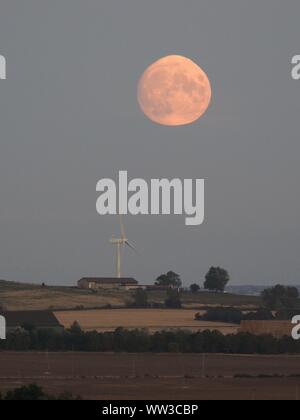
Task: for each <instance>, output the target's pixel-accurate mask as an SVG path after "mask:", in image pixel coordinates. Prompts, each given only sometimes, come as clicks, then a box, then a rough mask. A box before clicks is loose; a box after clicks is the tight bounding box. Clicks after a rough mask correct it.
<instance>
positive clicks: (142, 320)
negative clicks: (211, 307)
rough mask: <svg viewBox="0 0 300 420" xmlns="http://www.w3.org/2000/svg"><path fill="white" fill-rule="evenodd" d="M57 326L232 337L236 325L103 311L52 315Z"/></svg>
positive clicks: (169, 314)
mask: <svg viewBox="0 0 300 420" xmlns="http://www.w3.org/2000/svg"><path fill="white" fill-rule="evenodd" d="M55 316H56V317H57V319H58V320H59V322H60V323H61V324H62V325H63V326H64V327H66V328H68V327H70V326H71V325H72V324H73V323H74V321H77V322H78V323H79V324H80V326H81V328H82V329H83V330H85V331H89V330H97V331H99V332H104V331H114V330H115V329H116V328H118V327H124V328H126V329H134V328H147V329H148V330H149V331H150V332H154V331H159V330H166V329H175V328H182V329H187V330H192V331H200V330H202V331H203V330H219V331H220V332H222V333H223V334H234V333H236V332H237V330H238V326H237V325H233V324H224V323H214V322H202V321H195V320H194V318H195V310H192V309H111V310H109V309H103V310H89V311H63V312H55Z"/></svg>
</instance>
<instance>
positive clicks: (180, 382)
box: [0, 352, 300, 400]
mask: <svg viewBox="0 0 300 420" xmlns="http://www.w3.org/2000/svg"><path fill="white" fill-rule="evenodd" d="M275 375H278V377H275ZM241 376H243V378H241ZM32 382H35V383H38V384H39V385H41V386H43V387H44V388H45V390H46V391H47V392H49V393H50V394H54V395H57V394H60V393H62V392H64V391H70V392H72V393H73V394H74V395H81V396H82V397H83V398H85V399H95V400H97V399H98V400H119V399H121V400H122V399H124V400H126V399H127V400H139V399H142V400H143V399H157V400H163V399H165V400H193V399H194V400H219V399H223V400H229V399H234V400H254V399H266V400H296V399H299V389H300V357H299V356H235V355H217V354H216V355H202V354H184V355H183V354H112V353H49V354H48V353H13V352H9V353H6V352H4V353H1V357H0V392H3V391H6V390H8V389H12V388H16V387H19V386H21V385H23V384H28V383H32Z"/></svg>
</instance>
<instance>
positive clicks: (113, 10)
mask: <svg viewBox="0 0 300 420" xmlns="http://www.w3.org/2000/svg"><path fill="white" fill-rule="evenodd" d="M299 15H300V3H299V0H287V1H285V2H282V1H280V0H265V1H261V0H251V1H250V0H247V1H246V0H185V1H182V0H180V1H179V0H151V1H146V0H107V1H103V0H102V1H101V0H85V1H79V0H52V1H51V2H50V1H46V0H22V1H21V0H2V2H1V13H0V53H1V54H3V55H5V57H6V59H7V77H8V79H7V80H6V81H0V95H1V97H0V123H1V124H0V129H1V138H0V194H1V201H0V229H1V241H0V278H6V279H9V280H20V281H34V282H42V281H44V282H47V283H49V284H58V283H62V284H73V283H75V282H76V281H77V280H78V279H79V278H80V277H82V276H89V275H99V276H101V275H113V274H114V270H115V260H114V257H115V255H114V249H113V248H112V246H111V245H110V244H109V242H108V241H109V238H110V236H111V235H112V234H118V233H119V229H118V224H117V222H118V221H117V219H116V218H114V217H100V216H99V215H97V213H96V199H97V194H96V183H97V181H98V180H99V179H100V178H104V177H113V178H116V175H117V172H118V171H119V170H128V172H129V176H130V177H140V178H145V179H148V180H149V179H150V178H156V177H168V178H173V177H180V178H205V179H206V221H205V224H204V225H203V226H201V227H196V228H195V227H194V228H188V227H186V226H185V224H184V218H183V217H180V216H176V217H168V216H163V217H152V216H143V217H127V218H126V219H125V223H126V229H127V235H128V236H129V238H130V239H131V240H132V241H134V242H135V244H136V245H137V246H138V248H139V249H140V251H141V256H140V257H138V256H136V255H135V254H133V253H131V251H130V250H128V251H126V253H125V256H124V257H125V259H124V268H125V274H127V275H132V276H134V277H136V278H137V279H138V280H140V281H141V282H142V283H148V282H152V281H153V279H154V278H155V277H157V276H158V275H159V274H161V273H162V272H165V271H167V270H169V269H172V270H174V271H177V272H179V273H180V274H181V275H182V278H183V280H184V283H185V284H190V283H191V282H195V281H196V282H202V280H203V277H204V275H205V273H206V272H207V270H208V268H209V266H211V265H222V266H224V267H225V268H227V269H228V270H229V271H230V273H231V275H232V283H233V284H245V283H253V284H273V283H277V282H282V283H299V282H300V259H299V241H300V234H299V233H300V232H299V221H298V218H299V214H300V194H299V171H300V169H299V156H300V155H299V153H300V144H299V108H300V82H297V81H293V80H292V79H291V76H290V71H291V65H290V61H291V58H292V56H293V55H295V54H299V53H300V42H299V40H300V29H299V22H298V19H299ZM168 54H182V55H185V56H187V57H189V58H191V59H192V60H194V61H196V62H197V63H199V65H200V66H201V67H202V68H203V69H204V70H205V71H206V73H207V74H208V76H209V78H210V80H211V83H212V87H213V103H212V106H211V107H210V109H209V111H208V112H207V114H206V115H205V117H204V118H203V119H202V120H200V121H199V122H198V123H196V124H194V125H191V126H187V127H180V128H170V127H162V126H158V125H155V124H153V123H152V122H150V121H148V120H147V119H146V118H145V117H144V116H143V114H142V113H141V112H140V110H139V108H138V104H137V101H136V86H137V82H138V79H139V77H140V75H141V74H142V72H143V71H144V70H145V68H146V67H147V66H148V65H149V64H151V63H152V62H153V61H155V60H157V59H158V58H160V57H162V56H164V55H168Z"/></svg>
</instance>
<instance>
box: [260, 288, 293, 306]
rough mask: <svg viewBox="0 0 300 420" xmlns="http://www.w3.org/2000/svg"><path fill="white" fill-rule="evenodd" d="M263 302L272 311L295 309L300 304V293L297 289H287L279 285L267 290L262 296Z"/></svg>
mask: <svg viewBox="0 0 300 420" xmlns="http://www.w3.org/2000/svg"><path fill="white" fill-rule="evenodd" d="M261 297H262V301H263V304H264V306H265V307H266V308H268V309H270V310H282V309H295V308H296V307H297V305H298V304H299V291H298V289H297V288H296V287H285V286H281V285H279V284H278V285H277V286H275V287H272V288H270V289H265V290H264V291H263V292H262V294H261Z"/></svg>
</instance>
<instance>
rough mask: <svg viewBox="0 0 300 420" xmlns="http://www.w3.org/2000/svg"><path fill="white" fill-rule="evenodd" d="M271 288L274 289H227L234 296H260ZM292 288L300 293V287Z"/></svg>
mask: <svg viewBox="0 0 300 420" xmlns="http://www.w3.org/2000/svg"><path fill="white" fill-rule="evenodd" d="M270 287H272V286H250V285H245V286H228V287H227V288H226V292H228V293H232V294H235V295H244V296H260V295H261V293H262V292H263V291H264V290H265V289H269V288H270ZM292 287H297V289H298V290H299V292H300V286H292Z"/></svg>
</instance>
